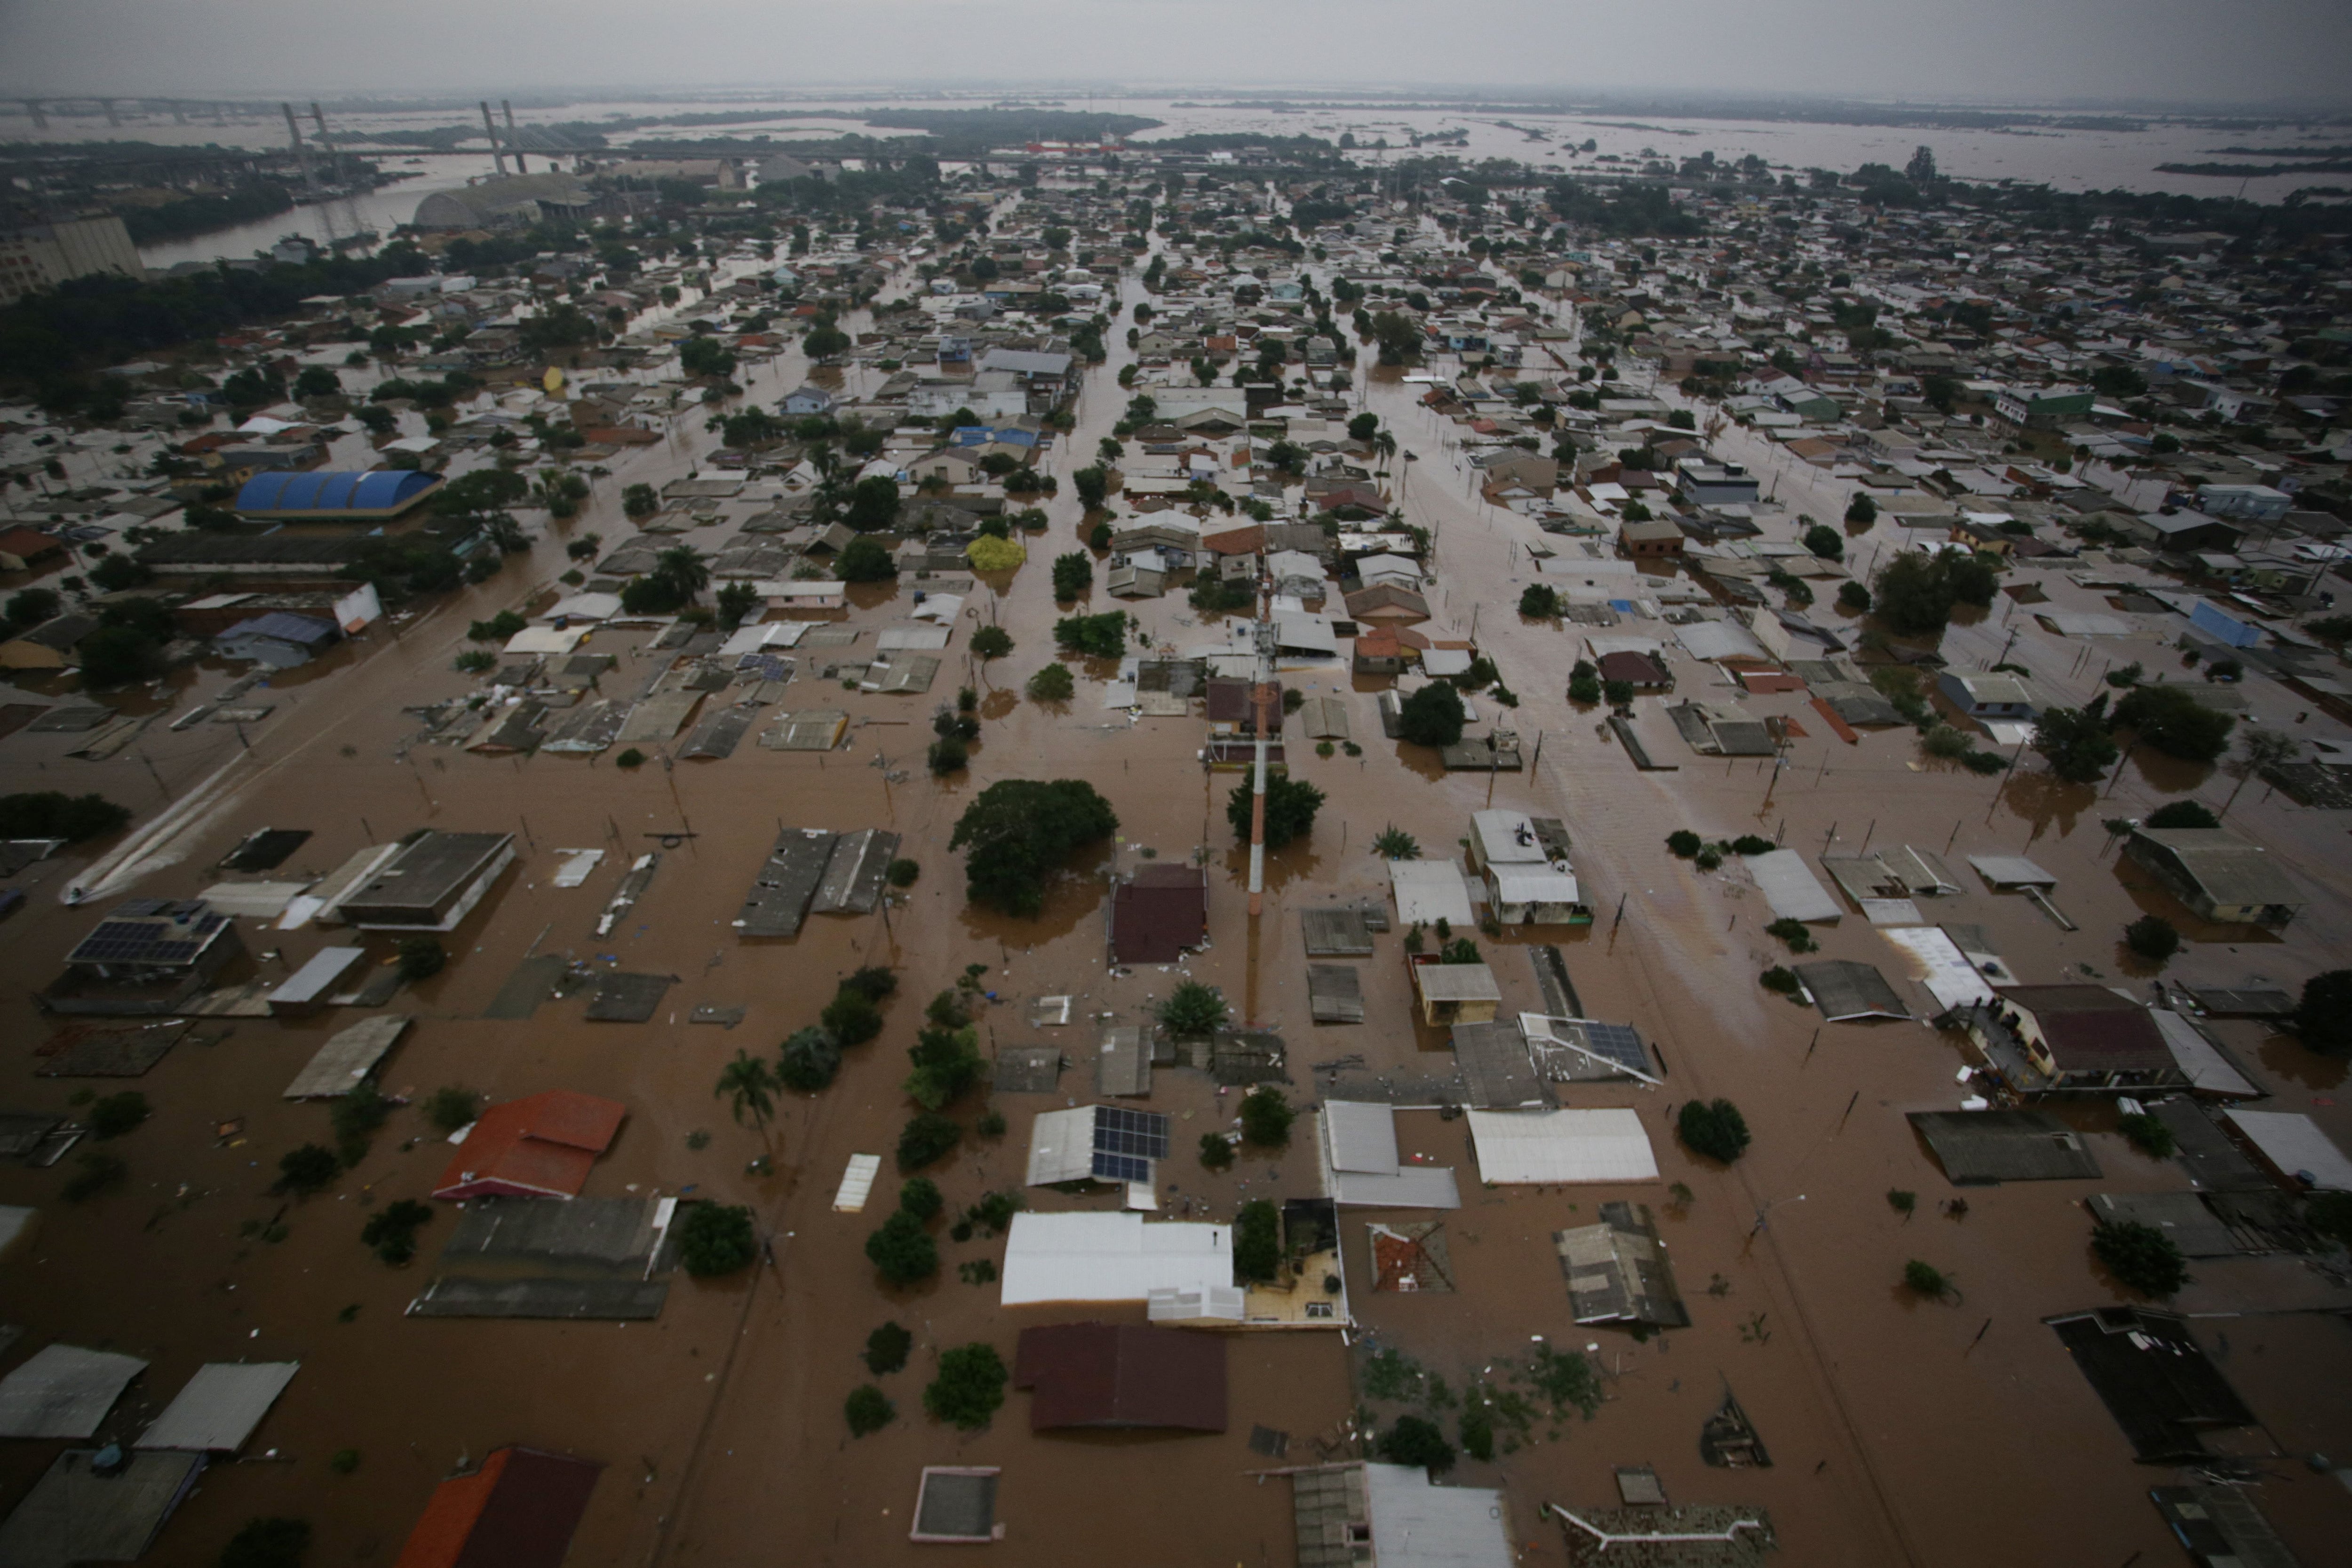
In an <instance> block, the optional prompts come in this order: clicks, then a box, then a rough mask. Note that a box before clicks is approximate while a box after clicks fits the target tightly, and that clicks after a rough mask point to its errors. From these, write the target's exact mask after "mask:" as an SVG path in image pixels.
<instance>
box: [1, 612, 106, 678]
mask: <svg viewBox="0 0 2352 1568" xmlns="http://www.w3.org/2000/svg"><path fill="white" fill-rule="evenodd" d="M96 630H98V618H97V617H96V616H77V615H63V616H50V617H49V618H48V619H47V620H46V621H43V622H42V623H41V624H40V625H38V626H32V627H30V628H28V629H26V630H25V631H23V632H20V633H18V634H17V635H16V636H15V637H10V638H9V639H8V640H7V641H6V642H0V669H70V668H73V667H74V666H76V665H78V664H79V663H80V662H81V661H80V660H79V658H76V657H75V655H74V649H76V648H78V647H80V646H81V640H82V638H84V637H88V636H89V634H90V633H92V632H94V631H96Z"/></svg>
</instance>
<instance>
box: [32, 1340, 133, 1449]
mask: <svg viewBox="0 0 2352 1568" xmlns="http://www.w3.org/2000/svg"><path fill="white" fill-rule="evenodd" d="M146 1370H147V1363H145V1362H143V1361H141V1360H140V1359H139V1358H138V1357H137V1356H131V1355H118V1354H116V1353H115V1352H112V1351H89V1350H84V1349H82V1348H81V1347H80V1346H79V1345H47V1346H44V1347H43V1348H42V1349H41V1350H40V1351H38V1352H36V1353H35V1354H34V1356H33V1358H32V1359H31V1360H30V1361H28V1362H26V1363H25V1364H24V1365H22V1366H20V1367H18V1368H17V1369H16V1371H14V1372H12V1373H9V1374H8V1375H7V1376H6V1377H5V1378H0V1437H87V1436H89V1435H90V1434H91V1433H93V1432H95V1431H97V1430H98V1426H99V1423H100V1422H101V1421H103V1420H105V1419H106V1413H107V1412H108V1411H109V1410H111V1409H113V1408H114V1402H115V1401H116V1400H117V1399H120V1398H121V1396H122V1390H123V1389H124V1387H126V1386H127V1385H128V1384H130V1382H131V1379H132V1378H134V1377H137V1376H138V1375H139V1374H140V1373H142V1372H144V1371H146Z"/></svg>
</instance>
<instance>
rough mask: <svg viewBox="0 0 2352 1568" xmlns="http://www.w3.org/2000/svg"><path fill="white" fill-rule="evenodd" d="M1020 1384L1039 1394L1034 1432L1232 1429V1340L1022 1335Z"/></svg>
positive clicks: (1108, 1333)
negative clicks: (1228, 1357)
mask: <svg viewBox="0 0 2352 1568" xmlns="http://www.w3.org/2000/svg"><path fill="white" fill-rule="evenodd" d="M1013 1387H1015V1388H1027V1389H1034V1391H1035V1393H1036V1397H1035V1398H1034V1400H1032V1401H1031V1402H1030V1405H1029V1429H1030V1430H1031V1431H1033V1432H1045V1431H1050V1430H1052V1429H1054V1428H1055V1427H1059V1426H1176V1427H1181V1428H1183V1429H1184V1430H1186V1431H1192V1432H1222V1431H1223V1430H1224V1429H1225V1342H1224V1341H1223V1338H1221V1337H1219V1336H1218V1335H1216V1334H1210V1333H1195V1332H1192V1331H1189V1330H1184V1329H1153V1328H1146V1327H1144V1326H1143V1325H1142V1324H1139V1323H1055V1324H1051V1325H1049V1326H1047V1327H1045V1328H1041V1329H1024V1330H1022V1331H1021V1348H1020V1350H1019V1351H1018V1352H1015V1355H1014V1358H1013Z"/></svg>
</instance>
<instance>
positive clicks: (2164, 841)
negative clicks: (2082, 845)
mask: <svg viewBox="0 0 2352 1568" xmlns="http://www.w3.org/2000/svg"><path fill="white" fill-rule="evenodd" d="M2124 853H2125V855H2126V856H2128V857H2129V858H2130V859H2131V861H2132V863H2133V864H2134V865H2136V866H2139V867H2141V868H2145V869H2147V870H2148V871H2151V872H2153V873H2155V875H2156V877H2157V879H2158V880H2159V881H2161V882H2162V883H2163V884H2164V885H2165V887H2166V888H2167V889H2168V890H2169V891H2170V892H2171V893H2172V895H2173V896H2174V897H2175V898H2177V899H2179V900H2180V901H2181V902H2182V903H2184V904H2186V905H2188V906H2189V910H2191V911H2192V912H2194V913H2195V914H2196V916H2197V918H2198V919H2200V920H2206V921H2216V922H2219V923H2223V924H2232V923H2244V924H2247V925H2263V926H2283V925H2284V924H2286V923H2287V922H2288V921H2292V920H2294V917H2295V915H2296V913H2297V912H2298V911H2299V910H2302V908H2303V906H2304V904H2305V902H2306V901H2307V900H2305V897H2304V895H2303V890H2302V889H2299V888H2297V887H2296V886H2295V885H2294V879H2292V878H2290V877H2289V876H2288V875H2287V874H2286V873H2285V872H2284V870H2282V869H2280V868H2279V865H2278V863H2277V862H2276V861H2274V860H2273V859H2272V858H2270V855H2269V853H2268V851H2266V850H2264V849H2263V847H2262V846H2260V845H2258V844H2249V843H2247V842H2246V841H2245V840H2244V839H2242V838H2241V837H2238V836H2237V835H2236V834H2234V833H2231V832H2230V831H2229V830H2228V829H2227V828H2221V827H2139V828H2135V829H2133V830H2132V836H2131V837H2130V838H2128V839H2126V841H2125V843H2124Z"/></svg>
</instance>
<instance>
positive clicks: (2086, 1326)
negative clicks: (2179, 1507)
mask: <svg viewBox="0 0 2352 1568" xmlns="http://www.w3.org/2000/svg"><path fill="white" fill-rule="evenodd" d="M2044 1321H2046V1322H2048V1323H2049V1325H2050V1326H2051V1327H2052V1328H2053V1329H2055V1330H2056V1331H2058V1338H2059V1340H2060V1341H2061V1342H2063V1343H2064V1345H2065V1346H2066V1349H2067V1350H2068V1351H2069V1352H2072V1353H2073V1355H2074V1364H2075V1365H2076V1366H2079V1367H2081V1368H2082V1369H2083V1375H2084V1377H2085V1378H2088V1379H2089V1380H2090V1384H2091V1387H2092V1388H2093V1389H2094V1390H2095V1391H2096V1392H2097V1394H2098V1396H2099V1398H2100V1400H2101V1402H2102V1403H2104V1404H2105V1405H2106V1407H2107V1413H2108V1414H2109V1415H2113V1416H2114V1417H2115V1418H2116V1426H2121V1427H2122V1428H2123V1429H2124V1436H2126V1437H2127V1438H2129V1439H2130V1440H2131V1446H2132V1448H2133V1449H2134V1451H2135V1452H2136V1453H2137V1455H2138V1457H2139V1458H2140V1459H2141V1461H2142V1462H2143V1463H2187V1464H2193V1463H2196V1462H2198V1461H2200V1460H2202V1459H2204V1458H2208V1457H2209V1456H2208V1455H2207V1453H2206V1449H2205V1445H2204V1442H2203V1439H2202V1438H2201V1437H2200V1436H2199V1434H2200V1433H2201V1432H2204V1431H2208V1430H2210V1429H2212V1428H2215V1427H2221V1426H2252V1425H2253V1424H2254V1416H2253V1412H2252V1411H2250V1410H2248V1409H2247V1408H2246V1406H2245V1402H2244V1401H2242V1400H2241V1399H2240V1398H2239V1397H2238V1392H2237V1390H2235V1389H2233V1388H2231V1386H2230V1384H2229V1380H2228V1379H2226V1378H2224V1377H2223V1376H2222V1375H2221V1370H2220V1369H2219V1368H2217V1367H2216V1366H2214V1364H2213V1363H2211V1362H2210V1361H2208V1360H2206V1359H2205V1352H2204V1351H2203V1350H2202V1349H2201V1348H2200V1346H2199V1345H2198V1343H2197V1341H2196V1340H2195V1339H2194V1338H2193V1337H2191V1336H2190V1334H2189V1324H2188V1321H2187V1320H2185V1319H2182V1318H2178V1317H2175V1316H2173V1315H2172V1314H2171V1313H2169V1312H2150V1311H2145V1310H2140V1309H2137V1308H2133V1307H2102V1308H2100V1309H2098V1310H2096V1311H2091V1312H2082V1313H2076V1314H2072V1315H2069V1316H2066V1317H2059V1318H2050V1319H2045V1320H2044Z"/></svg>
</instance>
